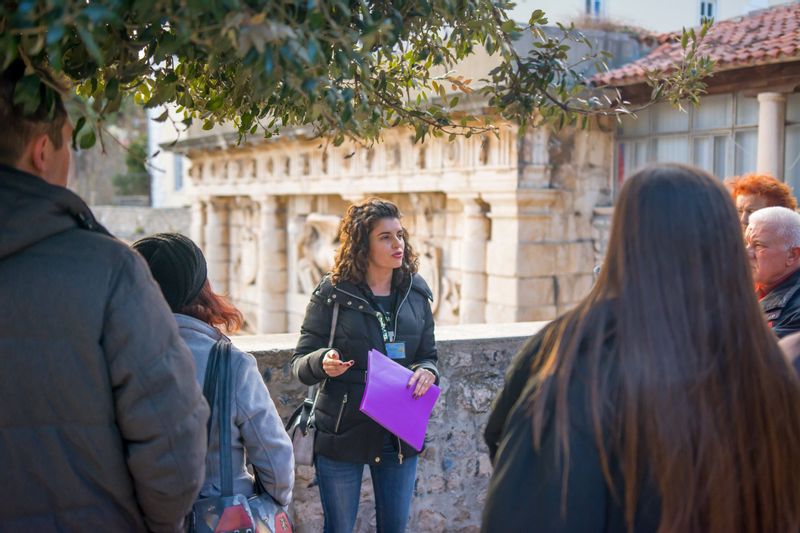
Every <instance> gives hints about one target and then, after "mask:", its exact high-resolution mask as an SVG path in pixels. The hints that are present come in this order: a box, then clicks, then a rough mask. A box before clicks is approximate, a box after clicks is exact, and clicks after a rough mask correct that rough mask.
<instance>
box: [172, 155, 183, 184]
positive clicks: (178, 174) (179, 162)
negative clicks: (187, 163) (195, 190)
mask: <svg viewBox="0 0 800 533" xmlns="http://www.w3.org/2000/svg"><path fill="white" fill-rule="evenodd" d="M172 165H173V166H172V168H173V171H174V173H175V174H174V176H173V179H174V185H175V189H174V190H176V191H179V190H181V189H182V188H183V156H182V155H179V154H175V155H174V156H173V157H172Z"/></svg>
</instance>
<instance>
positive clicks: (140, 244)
mask: <svg viewBox="0 0 800 533" xmlns="http://www.w3.org/2000/svg"><path fill="white" fill-rule="evenodd" d="M132 247H133V249H134V250H136V251H138V252H139V253H140V254H141V255H142V256H143V257H144V258H145V260H146V261H147V264H148V265H149V266H150V271H151V272H152V273H153V278H155V280H156V281H157V282H158V284H159V285H160V286H161V291H162V292H163V293H164V298H165V299H166V300H167V303H168V304H169V306H170V309H172V312H173V313H175V319H176V320H177V322H178V329H179V331H180V335H181V338H183V340H184V342H186V344H187V345H188V346H189V349H190V350H191V351H192V354H193V355H194V360H195V366H196V371H197V375H196V379H197V380H198V382H199V383H200V385H201V386H202V385H203V381H204V377H205V372H206V366H207V363H208V358H209V354H210V352H211V349H212V347H213V346H214V344H215V343H216V342H217V341H218V340H220V339H221V338H223V337H224V336H223V334H222V332H221V331H220V330H219V329H217V327H216V326H223V327H224V328H225V330H226V331H227V332H234V331H236V330H238V329H239V328H240V327H241V325H242V314H241V313H240V312H239V310H238V309H236V308H235V307H234V306H233V305H232V304H231V303H230V302H228V301H227V300H226V299H225V298H224V297H222V296H220V295H218V294H216V293H214V291H213V290H212V289H211V284H210V283H209V281H208V278H207V270H206V260H205V257H203V253H202V252H201V251H200V249H199V248H198V247H197V245H196V244H195V243H194V242H192V241H191V239H189V238H188V237H185V236H183V235H180V234H178V233H159V234H156V235H153V236H151V237H145V238H144V239H141V240H139V241H137V242H135V243H133V246H132ZM231 376H232V380H233V382H232V387H231V388H232V390H233V394H234V401H232V402H231V446H232V450H231V455H232V458H233V465H234V476H233V489H234V493H237V494H244V495H252V494H254V493H255V490H254V485H253V484H254V481H255V480H254V478H253V476H252V475H250V473H249V472H248V471H247V469H246V468H245V456H246V457H247V460H248V462H250V463H252V465H253V467H254V468H255V470H256V472H257V474H258V479H259V481H260V482H261V484H262V485H263V487H264V489H266V491H267V492H268V493H269V494H270V496H272V497H273V498H274V499H275V501H277V502H278V503H279V504H281V505H288V504H289V502H290V501H291V498H292V488H293V486H294V455H293V451H292V443H291V441H290V440H289V436H288V435H287V434H286V431H285V430H284V429H283V423H282V422H281V419H280V417H279V416H278V411H277V410H276V409H275V404H274V403H273V401H272V398H270V395H269V391H268V390H267V386H266V384H265V383H264V380H263V379H262V378H261V374H260V373H259V371H258V367H257V366H256V360H255V358H254V357H253V356H252V355H250V354H249V353H247V352H243V351H241V350H239V349H237V348H236V347H235V346H232V347H231ZM212 431H213V433H212V434H211V435H210V439H209V445H208V456H207V457H206V479H205V482H204V484H203V488H202V490H201V491H200V498H208V497H213V496H219V495H220V472H219V464H220V460H219V453H220V450H219V437H218V431H219V430H218V428H216V427H213V428H212Z"/></svg>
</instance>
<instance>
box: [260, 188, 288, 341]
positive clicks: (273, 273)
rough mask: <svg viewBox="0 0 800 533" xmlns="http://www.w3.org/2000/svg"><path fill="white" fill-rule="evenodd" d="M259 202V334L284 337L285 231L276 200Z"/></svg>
mask: <svg viewBox="0 0 800 533" xmlns="http://www.w3.org/2000/svg"><path fill="white" fill-rule="evenodd" d="M256 201H257V202H258V206H259V210H258V280H257V285H258V311H257V319H256V327H257V330H258V333H285V332H286V331H287V321H286V293H287V290H288V284H287V274H286V227H285V224H284V221H283V219H284V217H283V215H284V212H283V209H282V206H281V205H280V202H279V200H278V198H277V197H276V196H264V197H260V198H256Z"/></svg>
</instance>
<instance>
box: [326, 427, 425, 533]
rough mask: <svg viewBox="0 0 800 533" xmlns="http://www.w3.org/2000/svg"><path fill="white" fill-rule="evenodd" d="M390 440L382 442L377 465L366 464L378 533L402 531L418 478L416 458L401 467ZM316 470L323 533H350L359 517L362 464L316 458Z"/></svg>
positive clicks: (405, 460)
mask: <svg viewBox="0 0 800 533" xmlns="http://www.w3.org/2000/svg"><path fill="white" fill-rule="evenodd" d="M393 440H396V439H395V437H391V438H390V437H387V438H386V439H385V441H384V444H383V450H382V451H381V461H380V463H378V464H370V465H369V471H370V474H371V476H372V488H373V489H374V491H375V515H376V518H377V526H378V533H402V532H403V531H405V529H406V524H407V523H408V512H409V510H410V508H411V497H412V496H413V495H414V482H415V481H416V478H417V456H414V457H409V458H404V459H403V464H400V462H399V460H398V457H397V450H395V447H394V445H393V444H392V441H393ZM316 470H317V481H318V482H319V496H320V500H322V512H323V513H324V515H325V527H324V530H323V531H324V533H351V532H352V531H353V528H354V527H355V525H356V516H357V515H358V501H359V497H360V495H361V477H362V475H363V474H364V465H363V464H361V463H345V462H342V461H334V460H333V459H328V458H327V457H323V456H321V455H318V456H317V458H316Z"/></svg>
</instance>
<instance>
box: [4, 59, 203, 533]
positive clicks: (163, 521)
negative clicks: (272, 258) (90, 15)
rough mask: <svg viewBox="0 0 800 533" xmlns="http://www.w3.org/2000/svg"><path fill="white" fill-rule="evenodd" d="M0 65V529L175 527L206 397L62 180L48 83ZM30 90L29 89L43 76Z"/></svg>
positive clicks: (195, 466)
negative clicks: (37, 88) (38, 95)
mask: <svg viewBox="0 0 800 533" xmlns="http://www.w3.org/2000/svg"><path fill="white" fill-rule="evenodd" d="M24 72H25V65H24V64H22V63H21V62H17V63H13V64H12V65H11V66H9V67H8V69H6V70H5V71H3V72H2V74H0V124H3V135H2V136H0V295H2V300H1V301H2V305H0V406H2V407H1V408H0V472H2V476H3V479H2V482H0V531H38V532H56V531H58V532H70V531H126V532H139V531H141V532H144V531H153V532H179V531H182V530H183V527H182V524H183V517H184V515H185V514H186V513H187V511H189V509H190V508H191V505H192V502H193V501H194V499H195V497H196V496H197V493H198V491H199V490H200V486H201V485H202V483H203V479H204V473H205V452H206V438H207V437H206V420H207V419H208V407H207V405H206V403H205V401H204V399H203V395H202V392H201V391H200V387H199V386H198V384H197V382H196V381H195V378H194V375H195V368H194V362H193V359H192V355H191V353H190V352H189V350H188V348H187V347H186V345H184V344H183V342H182V341H181V338H180V336H179V335H178V327H177V324H176V323H175V319H174V318H173V316H172V313H171V312H170V310H169V308H168V307H167V304H166V302H165V301H164V298H163V297H162V296H161V291H160V289H159V288H158V286H157V285H156V284H155V282H154V281H153V278H152V277H151V275H150V271H149V269H148V268H147V265H146V264H145V262H144V260H143V259H142V258H141V257H140V256H139V255H138V254H137V253H135V252H133V251H131V250H130V249H128V247H127V246H126V245H125V244H123V243H122V242H120V241H118V240H116V239H114V238H113V237H112V236H111V235H109V234H108V232H107V231H106V230H105V229H103V227H102V226H101V225H100V224H98V223H97V222H96V221H95V219H94V217H93V216H92V212H91V211H90V210H89V208H88V207H87V206H86V204H84V203H83V201H82V200H81V199H80V198H78V197H77V196H76V195H75V194H73V193H72V192H70V191H69V190H67V189H66V184H67V173H68V170H69V162H70V148H69V145H70V135H71V132H72V127H71V126H70V123H69V119H68V118H67V113H66V111H65V109H64V105H63V103H62V101H61V98H60V96H59V95H58V94H54V95H52V96H53V98H52V99H50V100H49V101H50V103H51V104H52V105H51V106H50V107H49V108H48V106H47V105H46V102H47V101H48V99H46V98H43V99H42V102H43V103H41V104H40V105H39V107H38V108H37V109H35V110H33V111H31V110H24V109H23V108H22V107H21V105H20V104H18V102H17V99H16V97H15V95H16V93H17V92H18V91H17V89H16V88H17V84H18V83H19V82H20V80H21V79H22V77H23V75H24ZM43 90H44V89H43Z"/></svg>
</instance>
